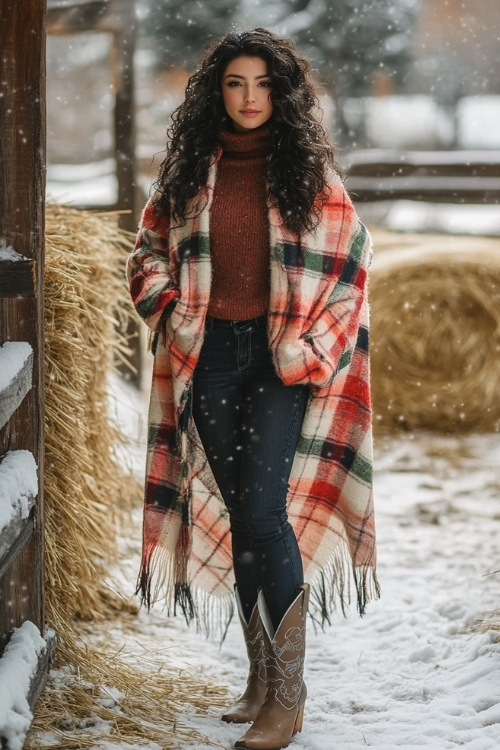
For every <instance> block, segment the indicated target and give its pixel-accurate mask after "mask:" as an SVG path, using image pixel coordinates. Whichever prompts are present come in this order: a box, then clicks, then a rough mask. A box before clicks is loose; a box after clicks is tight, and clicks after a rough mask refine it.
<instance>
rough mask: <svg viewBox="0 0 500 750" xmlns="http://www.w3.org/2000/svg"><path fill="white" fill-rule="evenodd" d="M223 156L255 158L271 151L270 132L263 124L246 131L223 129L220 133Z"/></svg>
mask: <svg viewBox="0 0 500 750" xmlns="http://www.w3.org/2000/svg"><path fill="white" fill-rule="evenodd" d="M219 143H220V145H221V146H222V151H223V153H222V157H223V158H231V159H253V158H255V157H258V156H267V154H268V153H269V133H268V131H267V128H266V127H264V126H262V127H260V128H255V130H248V131H246V132H245V133H237V132H236V131H228V130H223V131H221V132H220V133H219Z"/></svg>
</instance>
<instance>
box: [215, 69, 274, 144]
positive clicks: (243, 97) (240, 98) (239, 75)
mask: <svg viewBox="0 0 500 750" xmlns="http://www.w3.org/2000/svg"><path fill="white" fill-rule="evenodd" d="M271 91H272V89H271V79H270V77H269V76H268V74H267V64H266V62H265V60H263V59H262V58H261V57H247V56H246V55H242V56H241V57H237V58H235V59H234V60H231V62H230V63H229V64H228V66H227V68H226V69H225V71H224V74H223V76H222V98H223V100H224V106H225V108H226V112H227V114H228V116H229V117H230V118H231V120H232V122H233V127H234V129H235V130H236V131H238V132H240V133H242V132H244V131H246V130H254V129H255V128H258V127H260V126H261V125H263V124H264V123H265V122H267V121H268V120H269V118H270V117H271V115H272V113H273V105H272V103H271Z"/></svg>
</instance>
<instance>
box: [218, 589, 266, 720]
mask: <svg viewBox="0 0 500 750" xmlns="http://www.w3.org/2000/svg"><path fill="white" fill-rule="evenodd" d="M234 591H235V596H236V604H237V606H238V614H239V616H240V622H241V627H242V629H243V636H244V638H245V645H246V647H247V654H248V660H249V662H250V671H249V673H248V680H247V686H246V689H245V692H244V693H243V695H242V696H241V698H240V699H239V700H238V701H237V702H236V703H235V704H234V706H233V707H232V708H230V709H229V710H228V711H226V713H225V714H224V716H222V721H228V722H231V723H233V724H247V723H248V722H250V721H254V719H255V717H256V716H257V714H258V712H259V710H260V707H261V706H262V704H263V703H264V699H265V697H266V692H267V678H266V651H265V647H264V638H263V635H262V623H261V621H260V615H259V608H258V606H257V604H256V605H255V607H254V608H253V611H252V614H251V615H250V620H249V621H248V624H247V622H246V620H245V615H244V614H243V608H242V606H241V600H240V597H239V594H238V589H236V588H235V590H234Z"/></svg>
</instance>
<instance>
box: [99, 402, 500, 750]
mask: <svg viewBox="0 0 500 750" xmlns="http://www.w3.org/2000/svg"><path fill="white" fill-rule="evenodd" d="M129 396H130V394H129ZM127 398H128V396H127V391H125V390H122V391H121V395H119V400H122V399H125V401H126V400H127ZM144 413H145V412H144ZM135 416H137V414H136V415H135ZM122 418H123V412H122ZM132 421H133V420H132ZM129 427H130V423H129ZM132 429H133V430H135V429H137V425H136V426H135V427H133V428H132ZM134 451H135V453H134V455H135V456H136V457H137V456H140V455H141V453H142V452H143V448H141V447H139V448H138V449H137V448H136V449H134ZM139 460H141V459H139ZM375 489H376V509H377V521H378V524H377V527H378V528H377V530H378V540H379V570H378V573H379V578H380V583H381V586H382V598H381V599H380V601H378V602H375V603H372V604H370V605H369V607H368V611H367V614H366V616H365V617H364V618H362V619H361V618H359V617H358V616H357V615H356V613H355V611H354V608H353V611H352V612H350V613H349V615H348V617H347V618H346V619H344V618H343V617H342V616H341V615H340V614H339V615H338V616H336V617H335V618H334V621H333V624H332V626H331V627H329V628H328V629H327V630H325V632H314V630H313V628H312V627H311V628H309V632H308V649H307V657H306V681H307V685H308V691H309V697H308V701H307V703H306V711H305V721H304V728H303V732H302V734H300V735H297V736H296V737H295V738H294V740H293V742H292V744H291V748H293V749H294V750H330V749H332V750H333V749H334V748H338V749H339V750H350V749H352V750H355V749H356V750H361V749H362V748H364V747H371V748H375V749H376V750H393V748H426V749H427V750H444V749H445V748H456V747H462V746H466V747H467V748H469V750H494V749H495V750H496V748H498V747H500V632H498V631H495V630H489V631H487V630H486V631H485V630H484V629H483V630H481V629H480V630H477V629H475V627H476V626H477V625H478V624H479V623H480V622H481V620H482V618H483V617H484V616H485V614H486V613H488V611H490V612H491V611H493V610H500V594H499V588H500V586H499V584H500V573H495V571H497V570H498V569H499V568H500V436H499V435H484V436H470V437H466V438H460V437H457V438H443V437H437V436H432V435H419V436H414V437H413V438H412V437H411V436H405V435H402V436H400V437H398V438H397V439H391V440H380V441H378V442H377V443H376V483H375ZM136 516H137V517H136V521H137V523H136V524H134V529H133V531H132V532H131V535H130V537H128V539H127V540H126V541H124V542H123V546H124V560H123V566H122V569H121V575H120V583H123V585H124V586H126V587H127V590H129V591H131V589H132V586H133V582H134V579H135V575H136V572H137V565H138V555H139V549H140V512H139V511H137V514H136ZM496 624H497V625H499V626H500V614H498V615H497V616H496ZM93 631H94V637H97V639H99V637H100V636H101V637H104V636H105V638H106V640H108V641H109V640H110V639H111V640H112V641H115V642H116V644H117V645H118V646H119V647H121V648H122V649H123V651H122V655H123V656H124V655H126V654H127V653H129V654H131V655H132V654H134V658H137V654H138V653H139V654H142V656H141V660H142V659H144V661H146V660H148V659H151V661H152V662H156V663H157V662H158V658H159V656H160V657H161V658H163V657H164V658H165V660H168V661H170V662H171V663H174V664H178V665H180V666H184V667H185V668H186V669H187V670H189V672H190V673H191V674H194V673H196V674H199V675H202V676H204V677H206V679H207V680H210V681H212V682H217V683H218V684H226V685H228V686H229V689H230V692H231V694H232V695H234V696H235V697H236V696H237V694H238V692H239V691H240V689H241V688H242V686H243V683H244V681H245V678H246V660H245V655H244V647H243V641H242V637H241V634H240V630H239V627H238V625H237V623H236V621H234V620H233V623H232V624H231V626H230V629H229V632H228V635H227V638H226V640H225V641H224V643H223V644H222V646H219V644H218V643H216V642H212V641H207V640H205V639H204V638H203V637H201V636H197V635H196V633H194V632H193V631H191V630H189V629H188V628H187V627H186V626H185V625H184V623H183V622H182V621H181V620H177V619H173V620H172V619H171V620H166V619H165V617H164V616H163V615H162V613H161V612H160V611H153V612H152V613H151V614H149V615H148V614H147V613H146V612H144V611H141V612H140V614H139V616H138V617H137V618H126V619H124V621H123V622H122V623H121V624H120V623H107V624H106V625H105V626H96V627H94V626H93ZM180 718H181V719H182V720H183V721H184V722H185V723H187V724H189V725H191V726H193V727H196V728H198V729H199V730H200V731H202V732H203V733H204V734H205V735H207V736H209V737H210V738H211V739H212V740H215V741H218V742H220V744H221V746H222V747H224V748H226V747H227V748H230V747H232V746H233V743H234V741H235V740H236V739H237V738H238V737H239V736H240V735H241V733H242V731H241V728H238V727H237V726H234V725H233V726H231V725H225V724H224V723H223V722H221V721H220V719H219V711H213V712H210V713H209V714H208V715H207V716H199V715H192V714H191V715H189V714H188V713H186V715H184V716H182V717H180ZM100 747H103V746H102V745H100ZM115 747H116V746H115ZM185 747H186V748H187V747H189V748H191V750H201V748H206V747H207V746H206V745H203V744H201V745H200V744H199V743H198V744H191V745H185ZM153 748H157V746H156V745H154V744H151V750H153Z"/></svg>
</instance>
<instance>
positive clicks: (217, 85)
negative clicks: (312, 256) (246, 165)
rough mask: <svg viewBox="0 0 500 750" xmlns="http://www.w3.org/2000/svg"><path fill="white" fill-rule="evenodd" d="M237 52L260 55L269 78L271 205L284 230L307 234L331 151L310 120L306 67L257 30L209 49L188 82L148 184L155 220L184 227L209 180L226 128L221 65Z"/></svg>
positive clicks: (312, 103)
mask: <svg viewBox="0 0 500 750" xmlns="http://www.w3.org/2000/svg"><path fill="white" fill-rule="evenodd" d="M242 55H246V56H248V57H260V58H262V59H263V60H264V61H265V62H266V64H267V72H268V75H269V77H270V79H271V95H270V96H271V102H272V105H273V113H272V116H271V118H270V120H268V122H267V123H266V127H267V128H268V132H269V138H270V154H269V156H268V157H267V159H266V165H265V178H266V182H267V185H268V189H269V194H270V197H271V200H272V202H273V204H274V205H275V206H277V207H278V209H279V211H280V214H281V217H282V219H283V222H284V224H285V226H286V227H287V229H289V230H290V231H292V232H297V233H299V232H300V231H301V230H303V229H309V230H310V229H313V228H314V226H315V224H316V222H317V220H318V218H319V215H320V212H321V206H322V205H323V203H324V201H325V200H326V199H327V196H328V192H329V191H328V184H327V172H328V169H329V168H331V169H333V170H335V171H336V167H335V163H334V151H333V146H332V145H331V143H330V141H329V139H328V137H327V135H326V133H325V131H324V129H323V127H322V126H321V125H320V123H319V122H318V120H317V118H316V115H315V110H316V109H317V107H318V99H317V96H316V93H315V90H314V86H313V84H312V82H311V76H310V71H311V67H310V64H309V62H308V61H307V60H306V58H304V57H303V56H302V55H301V54H300V53H299V52H298V51H297V50H296V49H295V47H294V45H293V43H292V42H291V41H290V40H289V39H286V38H283V37H279V36H276V35H275V34H273V33H271V32H270V31H267V30H266V29H262V28H257V29H253V30H252V31H244V32H240V33H239V32H236V31H230V32H228V33H227V34H226V35H225V36H224V37H223V38H222V39H220V40H218V41H216V42H214V43H213V44H212V45H211V46H210V47H209V48H208V49H207V51H206V54H205V56H204V57H203V59H202V60H201V63H200V65H199V67H198V69H197V71H196V72H195V73H194V74H193V75H192V76H191V77H190V79H189V81H188V84H187V88H186V95H185V99H184V101H183V103H182V104H181V105H180V106H179V107H178V108H177V109H176V110H175V112H174V113H173V115H172V125H171V126H170V127H169V129H168V131H167V135H168V143H167V149H166V156H165V159H164V160H163V162H162V164H161V166H160V172H159V176H158V180H157V181H156V183H155V186H154V187H155V188H156V194H155V198H154V199H153V201H154V205H155V210H156V212H157V213H158V214H159V215H164V214H170V212H172V216H173V218H174V220H175V221H176V222H179V223H180V224H183V223H184V222H185V220H186V218H187V216H188V214H189V201H190V200H191V199H192V198H194V197H195V196H196V195H197V193H198V191H199V190H200V188H201V187H202V186H203V185H204V184H205V183H206V181H207V176H208V169H209V166H210V163H211V160H212V157H213V155H214V152H215V151H216V150H217V146H218V133H219V132H220V131H221V130H231V129H232V124H231V120H230V118H229V117H228V115H227V113H226V110H225V108H224V102H223V97H222V87H221V82H222V77H223V74H224V71H225V69H226V67H227V65H228V64H229V63H230V62H231V61H232V60H234V59H235V58H237V57H241V56H242Z"/></svg>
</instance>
